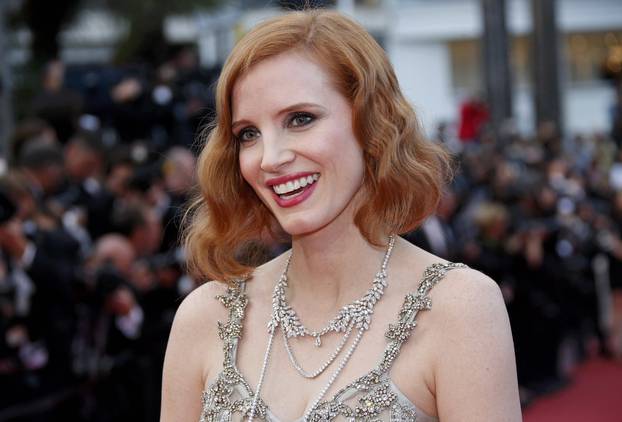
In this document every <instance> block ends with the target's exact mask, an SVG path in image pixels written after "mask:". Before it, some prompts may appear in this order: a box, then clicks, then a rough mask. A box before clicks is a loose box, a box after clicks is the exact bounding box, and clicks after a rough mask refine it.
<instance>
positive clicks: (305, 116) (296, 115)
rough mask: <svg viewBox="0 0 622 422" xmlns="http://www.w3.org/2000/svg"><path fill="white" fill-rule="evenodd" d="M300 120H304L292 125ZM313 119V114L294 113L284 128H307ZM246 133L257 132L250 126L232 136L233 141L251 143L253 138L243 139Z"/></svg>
mask: <svg viewBox="0 0 622 422" xmlns="http://www.w3.org/2000/svg"><path fill="white" fill-rule="evenodd" d="M301 118H303V119H305V120H304V122H303V123H300V124H294V122H295V121H296V120H297V119H301ZM315 119H316V117H315V116H314V115H313V114H311V113H307V112H300V111H299V112H295V113H293V114H292V115H290V116H289V118H288V119H287V121H286V127H288V128H294V129H296V128H301V127H305V126H307V125H309V124H311V123H313V121H314V120H315ZM248 132H255V133H257V132H258V130H257V129H256V128H254V127H252V126H251V127H246V128H243V129H242V130H240V131H239V132H238V133H237V135H234V136H235V139H236V140H237V141H238V142H240V143H245V142H250V141H253V140H254V138H253V139H244V135H245V134H246V133H248Z"/></svg>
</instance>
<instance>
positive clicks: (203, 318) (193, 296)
mask: <svg viewBox="0 0 622 422" xmlns="http://www.w3.org/2000/svg"><path fill="white" fill-rule="evenodd" d="M227 289H228V285H227V284H225V283H222V282H219V281H209V282H207V283H204V284H202V285H200V286H199V287H197V288H196V289H194V290H193V291H192V292H190V294H188V296H186V298H185V299H184V300H183V301H182V303H181V305H180V306H179V308H178V310H177V314H176V315H175V323H174V324H175V325H174V328H190V329H192V328H200V329H201V331H204V330H210V328H213V326H214V325H216V324H214V321H216V320H221V319H222V318H226V317H227V312H226V309H225V307H224V306H222V305H221V304H220V302H219V301H218V299H217V298H218V296H220V295H223V294H225V293H226V292H227ZM208 321H211V322H212V323H210V324H206V322H208Z"/></svg>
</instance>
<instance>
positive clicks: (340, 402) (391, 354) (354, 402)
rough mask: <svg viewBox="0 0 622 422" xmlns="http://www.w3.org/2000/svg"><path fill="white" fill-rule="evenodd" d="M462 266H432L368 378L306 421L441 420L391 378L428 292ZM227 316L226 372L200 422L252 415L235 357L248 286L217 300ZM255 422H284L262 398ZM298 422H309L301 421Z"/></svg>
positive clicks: (209, 394) (223, 326) (206, 397)
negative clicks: (414, 401) (245, 290)
mask: <svg viewBox="0 0 622 422" xmlns="http://www.w3.org/2000/svg"><path fill="white" fill-rule="evenodd" d="M465 267H466V266H465V265H464V264H456V263H436V264H432V265H430V266H428V267H427V268H426V269H425V271H424V273H423V278H422V280H421V282H420V284H419V287H418V288H417V290H416V291H415V292H414V293H409V294H407V295H406V297H405V298H404V303H403V305H402V308H401V310H400V312H399V314H398V319H397V321H396V322H395V323H394V324H389V327H388V329H387V331H386V333H385V337H386V338H387V346H386V348H385V349H384V352H383V354H382V356H381V358H380V361H379V363H378V365H377V366H376V367H375V368H373V369H372V370H371V371H369V372H368V373H367V374H366V375H364V376H362V377H360V378H358V379H356V380H354V381H353V382H351V383H350V384H348V385H346V386H345V387H343V388H342V389H341V390H339V391H338V392H337V393H336V394H335V395H334V396H333V397H332V398H329V399H327V400H324V401H321V402H319V403H318V404H317V405H316V406H315V408H314V409H313V410H312V411H311V412H310V414H309V416H308V419H307V421H312V422H320V421H322V422H325V421H326V422H328V421H337V420H339V421H350V422H358V421H361V422H381V421H391V422H435V421H438V419H437V418H435V417H432V416H429V415H427V414H425V413H423V412H422V411H421V410H419V409H417V407H416V406H415V405H414V404H412V403H411V402H410V400H408V398H407V397H406V396H405V395H404V394H403V393H402V392H400V390H399V389H398V388H397V386H396V385H395V384H394V383H393V381H392V380H391V377H390V370H391V367H392V366H393V362H394V361H395V359H396V358H397V356H398V355H399V353H400V350H401V347H402V344H404V342H406V341H407V340H408V338H409V336H410V334H411V332H412V330H413V328H415V325H416V322H415V318H416V316H417V313H418V312H419V311H422V310H427V309H430V308H431V306H432V302H431V299H430V297H429V292H430V290H431V289H432V287H434V285H436V283H438V282H439V281H440V280H441V279H442V278H443V277H444V276H445V274H446V273H447V272H448V271H450V270H452V269H454V268H465ZM218 299H219V300H220V302H221V303H222V304H223V305H224V306H225V307H226V308H227V309H228V311H229V320H228V321H227V322H226V323H223V322H218V335H219V336H220V338H221V340H222V341H223V349H224V356H225V358H224V363H223V370H222V372H220V374H218V376H217V377H216V379H215V380H214V381H212V382H211V383H210V385H209V387H208V389H207V390H206V391H204V392H203V395H202V403H203V407H202V411H201V419H200V422H221V421H222V422H224V421H239V420H245V419H246V418H248V416H249V415H250V410H251V407H252V403H253V398H254V392H253V389H252V388H251V386H250V384H249V383H248V382H247V381H246V379H245V378H244V376H243V375H242V374H241V373H240V371H239V370H238V368H237V366H236V352H237V347H238V342H239V341H240V338H241V334H242V325H243V321H244V312H245V308H246V305H247V303H248V298H247V296H246V294H245V293H244V283H240V284H238V285H237V286H234V287H230V288H229V289H228V290H227V292H226V294H224V295H221V296H218ZM254 420H257V421H267V422H281V421H279V419H278V418H277V417H276V416H275V415H274V414H273V413H272V412H271V411H270V409H269V408H268V406H267V405H266V404H265V403H264V402H263V400H262V399H261V397H259V398H258V400H257V406H256V409H255V416H254ZM296 422H306V421H303V419H302V418H300V419H298V420H297V421H296Z"/></svg>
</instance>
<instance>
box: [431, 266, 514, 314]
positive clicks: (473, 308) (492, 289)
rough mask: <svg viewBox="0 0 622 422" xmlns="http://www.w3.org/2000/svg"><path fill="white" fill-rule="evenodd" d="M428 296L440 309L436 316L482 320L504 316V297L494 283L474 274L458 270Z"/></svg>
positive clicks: (466, 270)
mask: <svg viewBox="0 0 622 422" xmlns="http://www.w3.org/2000/svg"><path fill="white" fill-rule="evenodd" d="M430 296H431V297H433V300H434V301H435V302H437V303H438V305H439V308H441V309H439V312H441V313H443V314H445V315H446V316H448V317H451V316H458V315H462V317H471V318H476V317H478V316H479V317H483V316H487V315H488V316H489V315H490V314H491V313H497V312H500V311H502V312H505V304H504V302H503V296H502V295H501V290H500V289H499V286H498V285H497V283H496V282H495V281H494V280H493V279H491V278H490V277H488V276H487V275H486V274H483V273H481V272H479V271H477V270H474V269H472V268H469V267H458V268H453V269H451V270H449V271H447V273H446V275H445V276H444V277H443V279H442V280H440V281H439V282H438V283H437V285H436V286H435V287H434V289H432V291H431V293H430Z"/></svg>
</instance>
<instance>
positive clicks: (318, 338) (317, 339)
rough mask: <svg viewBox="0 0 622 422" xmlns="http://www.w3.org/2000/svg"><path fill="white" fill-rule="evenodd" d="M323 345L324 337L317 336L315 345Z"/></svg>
mask: <svg viewBox="0 0 622 422" xmlns="http://www.w3.org/2000/svg"><path fill="white" fill-rule="evenodd" d="M321 345H322V339H321V338H320V336H319V335H317V336H315V347H320V346H321Z"/></svg>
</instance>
